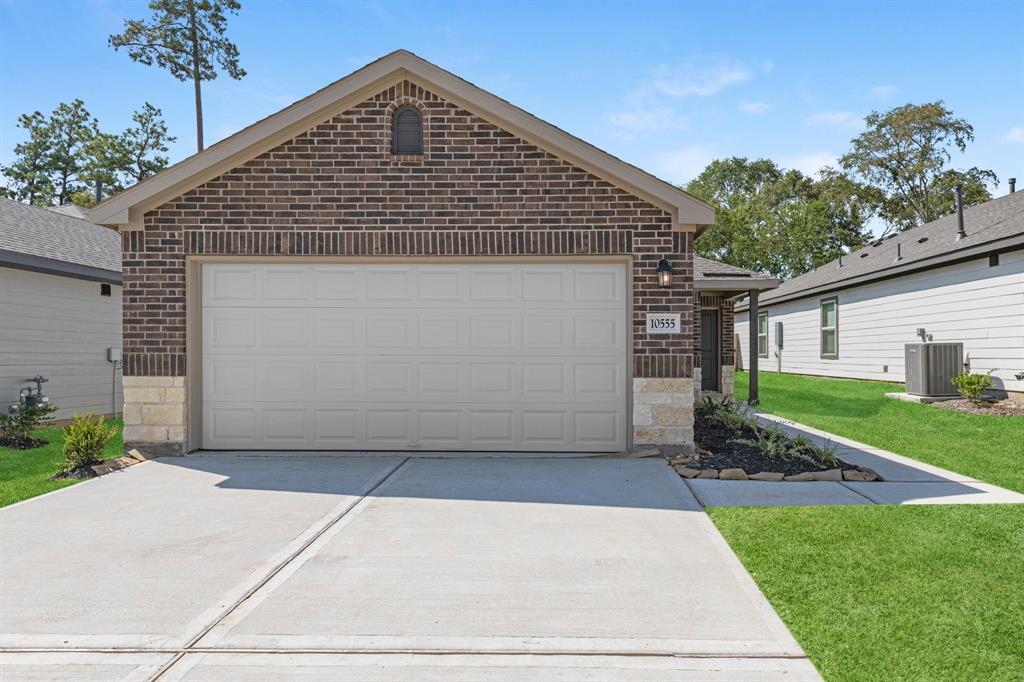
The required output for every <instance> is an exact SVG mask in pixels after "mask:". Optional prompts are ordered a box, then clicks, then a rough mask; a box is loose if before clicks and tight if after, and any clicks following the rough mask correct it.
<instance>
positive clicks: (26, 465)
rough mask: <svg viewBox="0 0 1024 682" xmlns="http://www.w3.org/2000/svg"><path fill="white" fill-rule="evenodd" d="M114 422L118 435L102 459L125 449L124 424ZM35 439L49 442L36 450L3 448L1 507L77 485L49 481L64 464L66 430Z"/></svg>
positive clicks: (0, 450) (0, 453)
mask: <svg viewBox="0 0 1024 682" xmlns="http://www.w3.org/2000/svg"><path fill="white" fill-rule="evenodd" d="M111 423H112V424H117V428H118V433H117V436H116V437H115V438H114V439H113V440H111V441H110V442H109V443H108V444H107V447H106V449H104V450H103V459H113V458H114V457H120V456H121V454H122V450H123V449H124V443H123V441H122V439H121V426H122V422H121V420H120V419H116V420H111ZM36 436H37V437H38V438H40V439H42V440H44V441H46V445H43V446H41V447H38V448H35V449H33V450H14V449H12V448H0V507H5V506H7V505H9V504H14V503H15V502H20V501H21V500H27V499H28V498H30V497H35V496H36V495H42V494H43V493H47V492H50V491H51V490H56V489H57V488H66V487H67V486H69V485H74V484H75V483H78V481H74V480H60V481H51V480H50V476H53V475H54V474H55V473H57V470H58V469H59V468H60V465H61V462H63V461H64V454H63V452H62V448H63V447H64V431H63V430H62V429H40V430H38V431H36Z"/></svg>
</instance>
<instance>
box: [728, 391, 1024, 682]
mask: <svg viewBox="0 0 1024 682" xmlns="http://www.w3.org/2000/svg"><path fill="white" fill-rule="evenodd" d="M760 378H761V390H760V394H761V396H760V397H761V408H762V409H764V410H765V411H767V412H772V413H774V414H778V415H780V416H783V417H787V418H789V419H793V420H794V421H797V422H800V423H802V424H807V425H808V426H814V427H817V428H820V429H824V430H826V431H830V432H832V433H836V434H839V435H842V436H846V437H848V438H853V439H855V440H858V441H862V442H864V443H867V444H869V445H873V446H876V447H880V448H884V449H886V450H890V451H893V452H896V453H898V454H901V455H906V456H909V457H914V458H916V459H919V460H922V461H926V462H930V463H932V464H935V465H938V466H941V467H945V468H948V469H952V470H953V471H958V472H961V473H965V474H969V475H973V476H975V477H977V478H979V479H982V480H985V481H989V482H991V483H995V484H997V485H1003V486H1006V487H1008V488H1013V489H1016V490H1019V491H1024V419H1019V418H1016V417H1012V418H1010V417H985V416H975V415H966V414H958V413H955V412H945V411H942V410H939V409H936V408H932V407H928V406H926V405H915V404H911V403H903V402H898V401H895V400H889V399H888V398H886V397H885V395H884V394H885V393H886V392H887V391H892V390H899V388H900V387H899V385H898V384H886V383H878V382H869V381H846V380H841V379H825V378H814V377H803V376H794V375H785V374H782V375H780V374H775V373H763V374H761V377H760ZM736 379H737V380H736V395H737V396H740V397H745V396H746V392H747V375H746V374H745V373H744V374H738V375H737V378H736ZM794 485H797V484H794ZM709 514H710V515H711V518H712V519H713V520H714V522H715V524H716V525H717V526H718V528H719V529H720V530H721V531H722V534H723V535H725V537H726V539H727V540H728V541H729V543H730V545H732V547H733V549H734V550H735V551H736V553H737V555H738V556H739V557H740V560H741V561H743V563H744V565H745V566H746V567H747V569H748V570H749V571H750V572H751V574H752V575H753V576H754V579H755V580H756V581H757V583H758V585H759V586H760V587H761V589H762V590H763V591H764V593H765V595H766V596H767V597H768V599H769V600H770V601H771V603H772V605H773V606H774V607H775V609H776V611H778V613H779V615H780V616H781V617H782V619H783V620H784V621H785V622H786V624H787V625H788V626H789V628H790V630H791V631H792V633H793V635H794V636H795V637H796V638H797V640H798V641H799V642H800V645H801V646H802V647H803V648H804V650H805V651H806V652H807V654H808V655H809V656H810V657H811V660H812V661H813V662H814V664H815V666H817V668H818V670H819V671H820V672H821V673H822V675H823V676H824V677H825V678H826V679H827V680H976V679H985V680H1024V644H1022V643H1024V590H1022V589H1021V576H1024V507H1022V506H1017V505H977V506H966V505H964V506H955V505H949V506H920V507H916V506H905V507H899V506H877V507H783V508H764V507H752V508H730V509H726V508H720V509H712V510H710V511H709Z"/></svg>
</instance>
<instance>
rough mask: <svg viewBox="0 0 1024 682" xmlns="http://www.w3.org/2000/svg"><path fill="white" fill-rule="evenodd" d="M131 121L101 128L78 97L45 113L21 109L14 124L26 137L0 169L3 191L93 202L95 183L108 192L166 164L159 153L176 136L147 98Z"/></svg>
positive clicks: (45, 200) (44, 199) (41, 200)
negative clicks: (118, 130)
mask: <svg viewBox="0 0 1024 682" xmlns="http://www.w3.org/2000/svg"><path fill="white" fill-rule="evenodd" d="M132 120H133V121H134V122H135V126H133V127H129V128H128V129H126V130H124V131H123V132H121V133H118V134H112V133H105V132H101V131H100V130H99V127H98V124H97V122H96V119H94V118H93V117H92V116H91V115H90V114H89V111H88V110H87V109H86V107H85V104H84V103H83V102H82V101H81V100H74V101H73V102H71V103H66V102H63V103H61V104H59V105H58V106H57V108H56V109H54V111H53V113H51V114H50V116H44V115H43V114H42V113H40V112H38V111H36V112H33V113H31V114H23V115H22V116H20V117H19V119H18V126H19V127H21V128H23V129H24V130H25V131H26V132H27V134H28V139H26V140H25V141H24V142H21V143H20V144H18V145H16V146H15V148H14V154H15V160H14V162H12V163H11V164H10V165H8V166H4V167H3V168H2V169H0V171H2V173H3V175H4V176H5V178H6V180H7V188H6V189H5V190H4V192H3V193H4V194H5V195H6V196H8V197H9V198H12V199H16V200H18V201H25V202H28V203H30V204H35V205H37V206H50V205H52V204H57V205H60V204H65V203H68V202H74V203H76V204H79V205H81V206H92V205H93V204H94V203H95V201H96V198H95V193H96V189H95V188H96V183H97V182H98V183H100V185H101V189H102V192H103V194H105V195H110V194H113V193H115V192H118V191H120V190H122V189H124V188H125V187H128V186H130V185H134V184H135V183H136V182H138V181H140V180H142V179H144V178H146V177H148V176H150V175H152V174H154V173H156V172H157V171H159V170H160V169H162V168H164V167H166V166H167V163H168V159H167V157H166V156H165V155H164V153H165V152H167V149H168V147H167V145H168V144H169V143H171V142H174V140H175V138H174V137H171V136H170V135H168V134H167V125H166V124H165V123H164V121H163V119H162V118H161V112H160V110H159V109H157V108H156V107H154V106H153V105H151V104H150V103H149V102H146V103H145V104H144V105H143V107H142V109H140V110H139V111H136V112H135V113H134V114H133V115H132Z"/></svg>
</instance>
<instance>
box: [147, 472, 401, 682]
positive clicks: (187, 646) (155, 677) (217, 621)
mask: <svg viewBox="0 0 1024 682" xmlns="http://www.w3.org/2000/svg"><path fill="white" fill-rule="evenodd" d="M408 461H409V458H408V457H405V458H404V459H402V461H401V462H399V463H398V464H397V465H395V467H394V468H393V469H391V471H389V472H388V473H387V474H386V475H384V476H383V477H382V478H380V479H379V480H378V481H377V483H376V484H374V486H373V487H372V488H370V489H369V490H367V491H366V492H365V493H363V494H362V495H360V496H359V498H358V499H357V500H355V501H353V503H352V504H351V505H349V506H348V507H346V508H345V510H344V511H343V512H342V513H341V514H338V515H337V516H335V517H334V518H333V519H331V521H330V522H329V523H327V524H325V525H324V527H323V528H321V529H320V530H319V531H317V532H316V533H315V534H314V535H313V536H312V537H310V538H307V539H306V541H305V542H303V543H302V545H300V546H299V548H298V549H296V550H295V551H294V552H292V553H291V554H289V555H288V556H287V557H285V558H284V560H282V561H281V562H279V563H278V564H277V565H276V566H275V567H274V568H272V569H271V570H270V571H269V572H268V573H267V575H266V576H264V577H263V578H262V579H261V580H260V581H259V582H258V583H257V584H256V585H254V586H252V587H251V588H249V589H248V590H246V592H245V594H243V595H242V596H241V597H239V598H238V599H236V600H235V602H234V603H232V604H231V605H230V606H228V607H227V608H226V609H224V611H223V613H221V614H220V616H218V617H217V618H216V619H214V620H213V621H212V622H210V623H209V624H208V625H206V626H205V627H204V628H203V629H202V630H201V631H200V632H199V634H197V635H196V636H195V637H193V638H192V639H190V640H187V641H186V643H185V645H184V646H183V647H182V648H181V650H180V651H179V652H178V653H177V654H175V656H174V657H173V658H172V659H171V660H170V661H168V662H167V663H166V664H164V665H163V667H161V668H160V670H158V671H157V672H156V674H155V675H153V677H151V678H150V682H156V680H159V679H160V678H161V677H162V676H163V675H164V674H166V673H167V671H169V670H170V669H171V668H173V667H174V664H175V663H177V662H178V661H180V660H181V659H182V658H183V657H184V656H185V654H186V653H188V651H189V650H190V649H191V648H192V647H193V646H195V644H196V643H198V642H199V640H201V639H202V638H203V637H205V636H206V635H207V634H209V632H210V631H211V630H213V629H214V628H215V627H217V625H219V624H220V623H221V622H222V621H223V620H224V619H225V618H227V617H228V616H230V615H231V614H232V613H233V612H234V611H235V609H237V608H238V607H239V606H241V605H242V604H243V603H245V602H246V600H248V599H249V598H251V597H252V596H253V595H254V594H256V592H258V591H259V590H260V589H262V588H263V586H264V585H266V584H267V583H268V582H270V581H271V580H272V579H273V578H274V576H276V575H277V574H278V573H280V572H281V571H282V570H284V568H285V567H286V566H287V565H288V564H290V563H291V562H293V561H295V559H297V558H298V557H299V556H300V555H301V554H302V553H303V552H305V551H306V550H307V549H309V548H310V546H312V545H313V543H315V542H316V541H317V540H318V539H319V538H320V537H321V536H322V535H323V534H324V533H326V532H327V531H329V530H330V529H331V528H333V527H334V526H335V525H336V524H337V523H338V522H340V521H341V520H342V519H343V518H345V517H346V516H347V515H348V514H349V513H350V512H351V511H352V510H353V509H355V508H356V507H357V506H358V505H359V503H360V502H362V501H363V500H365V499H366V498H367V497H369V496H370V495H372V494H373V493H374V491H376V490H377V489H378V488H380V487H381V486H383V485H384V484H385V483H387V481H388V480H390V479H391V477H392V476H394V475H395V473H396V472H398V470H399V469H401V468H402V467H403V466H405V464H406V463H407V462H408Z"/></svg>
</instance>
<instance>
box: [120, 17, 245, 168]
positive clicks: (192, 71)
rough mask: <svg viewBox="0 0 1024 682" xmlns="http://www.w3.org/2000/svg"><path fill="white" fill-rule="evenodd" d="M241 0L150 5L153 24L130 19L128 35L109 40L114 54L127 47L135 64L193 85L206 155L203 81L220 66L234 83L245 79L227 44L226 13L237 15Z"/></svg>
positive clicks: (198, 142) (200, 146)
mask: <svg viewBox="0 0 1024 682" xmlns="http://www.w3.org/2000/svg"><path fill="white" fill-rule="evenodd" d="M240 7H241V5H240V4H239V3H238V2H237V0H151V2H150V3H149V9H150V10H151V11H152V12H153V15H152V16H151V17H150V18H149V20H140V19H130V20H128V21H126V22H125V24H124V32H123V33H120V34H115V35H112V36H110V38H109V41H108V42H109V44H110V46H111V47H113V48H114V49H115V50H118V49H120V48H122V47H124V48H127V50H128V56H129V57H131V59H132V60H133V61H136V62H139V63H142V64H146V65H153V64H156V65H157V66H159V67H160V68H163V69H167V70H168V71H169V72H170V73H171V75H172V76H174V77H175V78H177V79H178V80H180V81H182V82H185V81H192V85H193V89H194V91H195V106H196V148H197V149H198V150H199V151H202V150H203V95H202V82H203V81H211V80H214V79H215V78H216V77H217V68H216V66H217V65H219V66H220V68H221V69H222V70H224V71H225V72H226V73H227V74H228V75H229V76H230V77H231V78H234V79H235V80H238V79H241V78H242V77H244V76H245V69H243V68H242V67H241V66H240V65H239V63H238V48H237V47H236V46H235V44H234V43H232V42H231V41H230V40H228V39H227V37H226V35H225V32H226V31H227V23H228V22H227V14H229V13H230V14H237V13H238V10H239V9H240Z"/></svg>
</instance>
